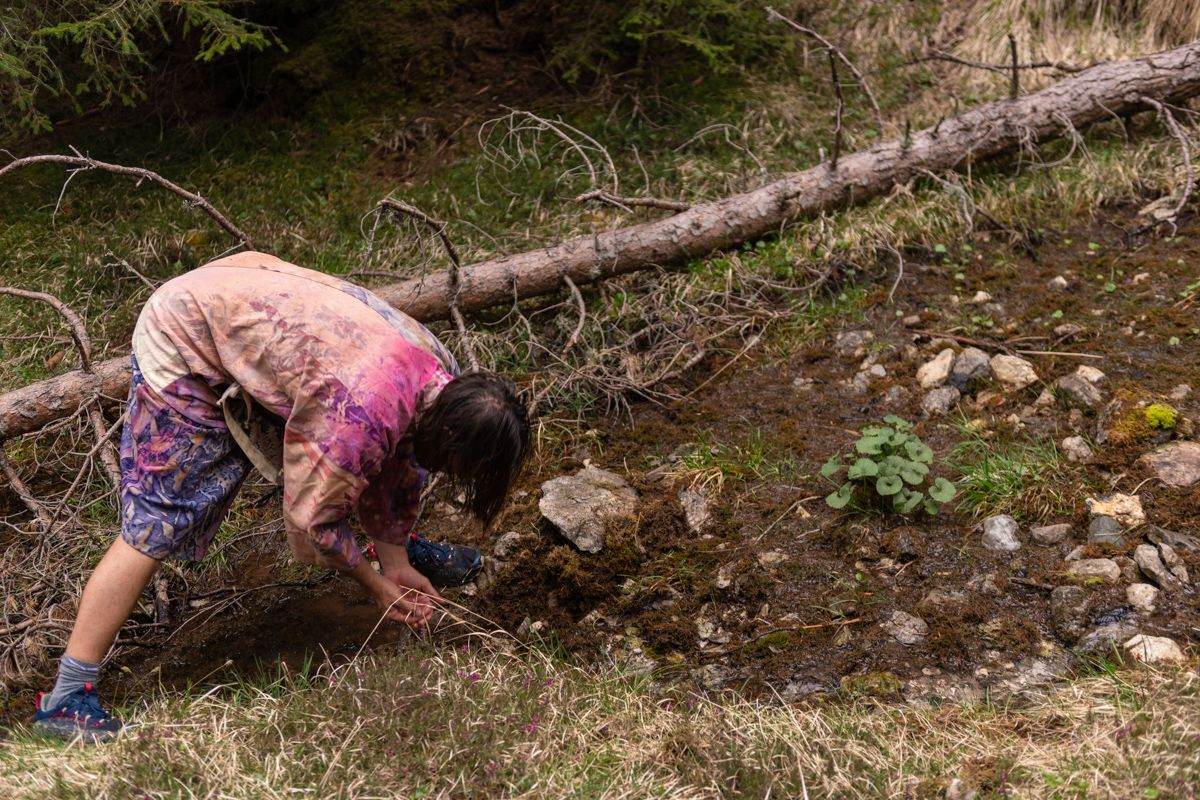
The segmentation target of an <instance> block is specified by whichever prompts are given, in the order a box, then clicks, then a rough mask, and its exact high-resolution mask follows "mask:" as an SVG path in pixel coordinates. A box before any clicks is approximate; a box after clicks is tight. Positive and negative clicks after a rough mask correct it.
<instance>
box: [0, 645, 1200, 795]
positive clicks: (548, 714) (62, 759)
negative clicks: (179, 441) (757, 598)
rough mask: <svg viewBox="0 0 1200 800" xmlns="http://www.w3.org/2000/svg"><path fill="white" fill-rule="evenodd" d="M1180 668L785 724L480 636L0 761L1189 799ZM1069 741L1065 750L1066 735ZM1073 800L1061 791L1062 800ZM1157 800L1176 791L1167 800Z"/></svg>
mask: <svg viewBox="0 0 1200 800" xmlns="http://www.w3.org/2000/svg"><path fill="white" fill-rule="evenodd" d="M1197 692H1198V686H1197V682H1196V681H1195V679H1194V676H1191V675H1190V674H1189V673H1188V672H1187V671H1178V672H1169V671H1168V672H1154V671H1150V670H1135V671H1126V672H1122V673H1119V675H1118V676H1114V675H1112V674H1108V673H1100V674H1096V675H1094V676H1089V677H1084V678H1081V679H1080V680H1079V681H1078V682H1076V683H1074V684H1072V685H1069V686H1063V687H1060V688H1058V689H1055V690H1052V691H1051V692H1049V693H1048V694H1047V695H1046V696H1045V697H1043V698H1041V699H1039V700H1037V701H1034V702H1032V703H1029V704H1027V705H1024V706H1022V707H1019V708H1018V707H1001V706H989V705H981V706H975V707H962V708H960V707H955V706H943V707H940V708H936V709H932V708H926V707H918V706H905V705H889V704H880V703H878V702H876V701H873V700H870V699H864V700H861V701H845V702H832V701H830V702H816V703H810V704H807V705H804V706H799V705H794V706H781V705H778V704H762V703H753V702H748V701H745V700H742V699H739V698H737V697H735V696H732V695H723V696H719V697H701V696H698V695H694V694H688V693H684V692H680V691H675V690H662V689H656V688H655V686H654V684H653V682H652V681H651V680H649V679H648V678H645V677H634V676H626V675H622V674H621V673H620V672H619V671H618V670H616V669H614V668H612V667H601V668H598V669H583V668H579V667H575V666H571V665H569V664H566V663H563V662H561V661H559V660H556V659H554V658H551V657H549V656H546V655H544V654H542V653H540V652H538V651H531V650H524V649H520V648H516V647H514V646H513V645H511V644H510V643H506V642H504V641H501V640H496V639H476V640H474V644H472V645H471V646H469V647H468V646H466V645H465V644H464V645H463V646H455V647H451V646H439V647H436V648H434V647H429V646H427V645H423V644H415V645H410V646H407V647H405V648H404V649H402V650H401V651H400V652H398V653H396V654H394V655H391V656H388V657H383V656H372V657H360V658H358V659H356V660H354V661H352V662H350V663H348V664H342V665H340V666H337V667H333V666H331V665H329V664H324V665H320V666H318V667H316V668H313V667H312V666H311V665H309V666H306V667H305V668H304V669H301V670H298V671H296V672H287V671H281V672H280V673H279V674H277V675H276V676H274V677H273V678H269V679H265V680H261V681H259V682H248V681H244V680H235V681H234V682H233V683H228V684H223V685H219V686H215V687H202V686H197V687H196V688H194V689H192V690H189V691H187V692H184V693H171V694H166V695H164V696H162V697H159V698H156V699H153V700H151V701H150V702H149V703H147V704H145V705H142V706H139V707H137V708H133V709H128V711H129V712H130V713H131V714H132V715H133V716H134V717H135V718H136V720H137V722H138V726H137V727H136V728H135V729H133V730H132V731H131V732H130V734H129V735H127V736H125V737H124V738H122V739H121V740H119V741H118V742H116V743H113V744H110V745H106V746H101V747H92V748H88V747H66V746H63V745H61V744H56V743H47V742H42V741H39V740H36V739H34V738H32V737H30V736H29V735H28V734H26V733H24V732H22V731H20V730H18V731H15V732H14V733H13V735H12V736H11V737H9V738H8V739H6V740H5V741H3V742H2V743H0V793H2V794H3V795H4V796H5V797H13V798H34V797H36V798H62V799H63V800H65V799H67V798H72V799H73V798H83V797H88V798H96V800H108V798H122V800H123V799H124V798H129V797H143V796H146V797H155V798H176V797H179V798H183V797H224V798H231V800H232V799H236V798H264V799H265V800H271V798H291V797H296V796H308V795H313V796H320V797H341V798H368V797H380V796H387V797H421V796H424V797H437V798H449V797H479V798H483V797H521V798H559V797H581V798H582V797H588V798H592V797H618V796H620V797H628V796H636V797H668V798H694V797H765V796H767V795H768V793H769V794H770V796H772V797H802V796H805V795H806V794H807V796H809V797H813V798H825V797H838V798H847V799H851V798H874V797H898V796H918V797H934V796H938V797H940V796H942V794H943V793H944V791H945V787H946V786H947V784H948V783H949V782H950V781H951V780H953V779H956V778H957V779H960V780H962V781H964V782H965V783H967V785H968V786H970V787H972V788H974V789H975V790H976V791H978V792H979V796H981V797H989V796H991V797H998V796H1002V795H1004V796H1011V795H1016V796H1022V797H1042V796H1061V797H1066V796H1079V795H1080V794H1081V793H1083V794H1084V795H1085V796H1106V797H1141V796H1154V795H1152V794H1150V793H1151V792H1161V793H1162V794H1161V795H1159V796H1176V797H1186V796H1189V794H1188V792H1191V791H1194V790H1195V789H1196V788H1197V783H1196V782H1197V781H1198V780H1200V771H1198V767H1197V764H1200V760H1198V757H1200V742H1197V740H1196V738H1195V736H1194V735H1192V734H1193V733H1194V731H1195V728H1196V725H1197V724H1200V702H1198V701H1200V696H1198V694H1197ZM1068 734H1069V735H1068ZM1068 793H1072V794H1068ZM1172 793H1173V794H1172Z"/></svg>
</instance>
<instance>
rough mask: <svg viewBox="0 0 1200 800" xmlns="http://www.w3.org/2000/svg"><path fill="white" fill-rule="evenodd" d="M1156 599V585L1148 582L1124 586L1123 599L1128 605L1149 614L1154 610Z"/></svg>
mask: <svg viewBox="0 0 1200 800" xmlns="http://www.w3.org/2000/svg"><path fill="white" fill-rule="evenodd" d="M1157 599H1158V587H1156V586H1151V585H1150V584H1148V583H1133V584H1130V585H1129V586H1127V587H1125V600H1126V602H1128V603H1129V605H1131V606H1133V607H1134V608H1136V609H1137V610H1138V611H1142V612H1144V613H1146V614H1150V613H1152V612H1153V611H1154V601H1155V600H1157Z"/></svg>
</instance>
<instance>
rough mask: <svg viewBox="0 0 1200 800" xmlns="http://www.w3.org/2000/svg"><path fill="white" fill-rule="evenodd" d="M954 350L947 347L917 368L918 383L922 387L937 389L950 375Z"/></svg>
mask: <svg viewBox="0 0 1200 800" xmlns="http://www.w3.org/2000/svg"><path fill="white" fill-rule="evenodd" d="M953 365H954V351H953V350H951V349H950V348H948V347H947V348H946V349H945V350H943V351H942V352H940V353H938V354H937V355H936V356H934V357H933V358H932V359H930V360H929V361H927V362H925V363H924V364H922V365H921V366H920V367H919V368H918V369H917V383H918V384H920V386H921V388H922V389H927V390H928V389H936V388H937V387H938V386H941V385H942V384H943V383H945V382H946V379H947V378H948V377H950V369H951V367H952V366H953Z"/></svg>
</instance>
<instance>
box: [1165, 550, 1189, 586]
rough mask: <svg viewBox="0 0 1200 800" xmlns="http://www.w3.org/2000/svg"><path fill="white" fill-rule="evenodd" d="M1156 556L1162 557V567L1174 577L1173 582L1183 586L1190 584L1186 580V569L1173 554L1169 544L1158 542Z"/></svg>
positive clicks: (1173, 551)
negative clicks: (1175, 581)
mask: <svg viewBox="0 0 1200 800" xmlns="http://www.w3.org/2000/svg"><path fill="white" fill-rule="evenodd" d="M1158 554H1159V555H1160V556H1161V557H1162V562H1163V565H1164V566H1165V567H1166V568H1167V569H1169V570H1170V571H1171V574H1172V575H1174V576H1175V580H1177V581H1179V582H1180V583H1184V584H1186V583H1189V582H1190V581H1189V580H1188V573H1187V567H1185V566H1184V565H1183V561H1182V560H1181V559H1180V558H1179V555H1178V554H1177V553H1176V552H1175V548H1173V547H1171V545H1169V544H1165V543H1162V542H1160V543H1159V545H1158Z"/></svg>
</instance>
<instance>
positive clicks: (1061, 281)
mask: <svg viewBox="0 0 1200 800" xmlns="http://www.w3.org/2000/svg"><path fill="white" fill-rule="evenodd" d="M1046 285H1047V286H1049V287H1050V288H1051V289H1057V290H1058V291H1060V292H1062V291H1066V289H1067V287H1068V286H1070V284H1069V283H1068V282H1067V279H1066V278H1065V277H1063V276H1062V275H1056V276H1054V277H1053V278H1051V279H1050V281H1049V283H1047V284H1046Z"/></svg>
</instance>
